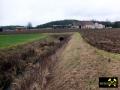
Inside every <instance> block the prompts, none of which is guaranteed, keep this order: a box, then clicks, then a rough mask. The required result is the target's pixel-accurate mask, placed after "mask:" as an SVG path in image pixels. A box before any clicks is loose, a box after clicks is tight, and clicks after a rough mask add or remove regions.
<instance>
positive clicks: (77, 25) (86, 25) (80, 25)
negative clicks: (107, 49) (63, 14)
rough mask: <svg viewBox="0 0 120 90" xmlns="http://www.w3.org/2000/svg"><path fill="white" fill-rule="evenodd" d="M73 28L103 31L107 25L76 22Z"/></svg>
mask: <svg viewBox="0 0 120 90" xmlns="http://www.w3.org/2000/svg"><path fill="white" fill-rule="evenodd" d="M72 28H80V29H103V28H105V25H102V24H99V23H94V22H92V21H79V22H74V23H73V26H72Z"/></svg>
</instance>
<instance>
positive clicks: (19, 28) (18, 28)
mask: <svg viewBox="0 0 120 90" xmlns="http://www.w3.org/2000/svg"><path fill="white" fill-rule="evenodd" d="M24 30H26V28H25V27H16V31H17V32H20V31H24Z"/></svg>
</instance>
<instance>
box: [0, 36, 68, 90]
mask: <svg viewBox="0 0 120 90" xmlns="http://www.w3.org/2000/svg"><path fill="white" fill-rule="evenodd" d="M61 36H62V38H63V39H62V40H61V39H60V37H61ZM69 36H70V35H69V34H67V35H51V36H50V37H49V38H47V39H46V40H42V41H36V42H32V43H28V44H25V45H22V46H17V47H13V48H9V49H6V50H1V51H0V89H3V90H6V89H8V88H12V90H30V89H29V88H32V87H31V86H32V84H33V83H35V82H36V83H37V82H39V86H42V87H43V83H44V82H43V81H45V80H43V79H44V78H43V77H44V75H45V73H46V72H47V70H48V69H49V66H50V64H51V65H52V62H51V61H50V60H49V56H50V55H52V54H54V53H55V52H56V50H57V49H58V48H60V47H61V46H62V45H63V44H64V43H65V42H67V41H68V40H69ZM33 86H34V85H33ZM42 87H41V88H42Z"/></svg>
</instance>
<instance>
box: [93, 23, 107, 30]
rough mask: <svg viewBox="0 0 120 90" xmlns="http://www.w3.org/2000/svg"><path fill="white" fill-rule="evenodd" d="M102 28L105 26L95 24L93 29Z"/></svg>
mask: <svg viewBox="0 0 120 90" xmlns="http://www.w3.org/2000/svg"><path fill="white" fill-rule="evenodd" d="M103 28H105V25H102V24H99V23H95V29H103Z"/></svg>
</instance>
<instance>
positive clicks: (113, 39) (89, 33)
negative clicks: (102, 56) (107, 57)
mask: <svg viewBox="0 0 120 90" xmlns="http://www.w3.org/2000/svg"><path fill="white" fill-rule="evenodd" d="M81 33H82V36H83V38H84V39H85V40H86V41H87V42H88V43H90V44H91V45H93V46H95V47H97V48H99V49H103V50H106V51H108V52H113V53H119V54H120V30H119V29H112V30H83V31H82V30H81Z"/></svg>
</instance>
